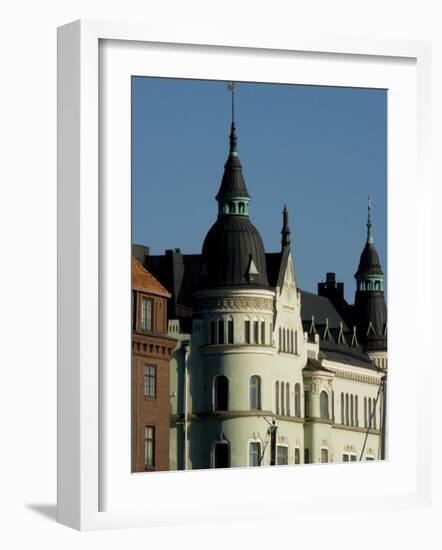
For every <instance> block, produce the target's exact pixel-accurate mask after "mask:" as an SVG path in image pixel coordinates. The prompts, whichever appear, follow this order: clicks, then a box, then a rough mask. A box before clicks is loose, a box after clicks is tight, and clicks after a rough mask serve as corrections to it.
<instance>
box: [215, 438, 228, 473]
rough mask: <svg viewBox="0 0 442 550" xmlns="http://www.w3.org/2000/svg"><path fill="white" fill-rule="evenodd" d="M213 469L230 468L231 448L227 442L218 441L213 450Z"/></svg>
mask: <svg viewBox="0 0 442 550" xmlns="http://www.w3.org/2000/svg"><path fill="white" fill-rule="evenodd" d="M213 467H214V468H229V467H230V447H229V444H228V442H227V441H217V442H216V443H215V445H214V448H213Z"/></svg>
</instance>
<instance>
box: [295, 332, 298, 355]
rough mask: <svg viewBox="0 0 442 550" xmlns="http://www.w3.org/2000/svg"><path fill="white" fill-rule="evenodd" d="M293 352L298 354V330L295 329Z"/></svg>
mask: <svg viewBox="0 0 442 550" xmlns="http://www.w3.org/2000/svg"><path fill="white" fill-rule="evenodd" d="M295 354H296V355H298V331H297V330H295Z"/></svg>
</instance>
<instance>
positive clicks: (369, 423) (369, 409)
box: [368, 397, 372, 428]
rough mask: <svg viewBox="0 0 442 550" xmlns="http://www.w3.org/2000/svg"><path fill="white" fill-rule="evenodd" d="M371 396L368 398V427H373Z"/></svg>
mask: <svg viewBox="0 0 442 550" xmlns="http://www.w3.org/2000/svg"><path fill="white" fill-rule="evenodd" d="M371 426H372V424H371V397H369V398H368V427H369V428H371Z"/></svg>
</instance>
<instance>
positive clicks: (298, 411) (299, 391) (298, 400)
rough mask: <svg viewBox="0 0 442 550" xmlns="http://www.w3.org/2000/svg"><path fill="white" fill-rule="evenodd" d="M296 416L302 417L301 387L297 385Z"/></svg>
mask: <svg viewBox="0 0 442 550" xmlns="http://www.w3.org/2000/svg"><path fill="white" fill-rule="evenodd" d="M295 416H301V386H300V385H299V384H295Z"/></svg>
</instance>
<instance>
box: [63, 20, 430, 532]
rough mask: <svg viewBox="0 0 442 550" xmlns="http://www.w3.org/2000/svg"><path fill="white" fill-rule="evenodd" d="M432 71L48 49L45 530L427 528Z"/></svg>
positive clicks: (157, 48)
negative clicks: (49, 425)
mask: <svg viewBox="0 0 442 550" xmlns="http://www.w3.org/2000/svg"><path fill="white" fill-rule="evenodd" d="M427 48H428V47H427V45H426V44H424V43H422V44H421V43H407V42H395V41H368V42H367V41H362V40H361V41H358V40H356V39H344V38H342V39H320V40H319V39H318V40H317V41H312V40H307V39H305V38H304V39H303V38H301V37H298V38H296V39H293V41H292V42H290V43H287V44H286V43H276V42H275V44H273V45H272V46H271V47H269V46H268V45H267V44H266V45H265V47H264V44H260V43H254V44H249V43H245V42H241V41H233V42H231V41H229V42H226V43H225V44H200V43H198V40H197V39H195V40H193V41H191V42H189V41H188V40H179V39H178V40H177V39H174V40H168V39H167V38H165V37H159V36H152V35H151V34H149V36H147V33H146V32H145V30H144V29H143V28H142V27H139V26H132V25H124V24H118V23H101V22H76V23H72V24H70V25H67V26H65V27H62V28H61V29H60V30H59V236H60V237H59V288H60V291H59V386H58V388H59V390H58V391H59V424H58V426H59V432H58V435H59V444H58V445H59V446H58V453H59V477H58V480H59V484H58V486H59V503H58V506H59V521H61V522H62V523H65V524H67V525H70V526H73V527H76V528H79V529H98V528H107V527H130V526H149V525H159V524H173V523H186V522H195V521H214V520H216V521H219V520H222V521H229V520H233V519H247V518H257V517H258V518H259V517H263V518H264V517H265V518H271V517H277V516H281V515H284V514H288V513H289V511H290V513H291V514H293V513H294V512H296V513H299V514H303V513H310V512H308V510H309V509H310V506H309V505H308V504H309V503H314V509H315V513H319V514H321V513H326V512H327V510H329V509H330V507H331V506H332V507H333V506H337V505H338V503H339V510H340V513H345V512H346V510H350V509H351V508H352V507H353V506H354V504H355V502H357V503H358V506H360V507H361V509H367V510H369V509H371V508H372V507H373V506H375V508H376V510H377V512H379V511H380V510H384V509H394V508H395V507H396V506H402V507H403V506H404V503H406V505H407V506H409V507H412V506H423V505H424V503H425V502H426V499H427V498H428V491H429V478H428V476H426V475H425V473H424V472H425V464H424V461H425V460H426V458H425V456H423V455H422V454H420V453H419V452H418V450H419V448H420V447H421V445H422V442H423V441H426V438H428V437H429V435H428V432H427V431H426V429H425V427H424V424H425V423H424V421H423V419H424V416H425V410H426V407H428V403H425V400H424V399H423V396H422V394H421V387H420V384H419V382H416V380H415V377H413V376H412V366H413V362H412V360H410V349H409V345H408V339H407V338H406V337H404V335H405V334H407V331H409V324H410V319H413V318H417V317H418V316H419V314H420V312H421V311H422V308H423V307H424V305H423V304H425V303H427V302H426V300H428V299H429V295H428V292H427V291H425V289H424V288H425V287H423V286H422V284H421V282H422V280H425V278H426V277H428V275H427V274H426V271H425V266H426V261H427V258H426V256H425V254H421V256H420V261H419V262H410V261H409V258H410V253H409V251H410V249H412V250H418V249H419V242H420V241H421V240H422V239H423V238H425V236H426V237H428V234H427V233H426V232H427V231H428V228H427V227H426V225H425V223H424V219H425V209H426V208H427V207H428V203H427V202H426V200H427V199H428V195H427V194H426V193H425V190H424V189H423V186H425V185H427V184H428V182H426V180H425V176H424V173H423V168H422V165H421V164H420V162H422V159H420V158H419V157H418V148H419V147H425V144H426V139H427V133H426V132H427V128H426V126H425V123H421V122H420V123H419V124H420V125H419V126H418V124H417V121H422V120H425V108H426V107H425V93H426V91H425V90H426V86H427V84H426V83H427V80H426V79H427V78H428V71H429V69H428V66H427V65H426V63H427V61H428V58H427V55H428V49H427ZM416 173H418V174H420V176H419V178H418V179H417V178H416ZM421 176H422V177H421ZM387 197H388V200H387ZM398 205H400V207H399V206H398ZM413 216H414V217H413ZM411 217H413V220H414V223H413V224H410V223H408V222H409V220H410V219H411ZM387 226H388V231H387ZM387 240H388V258H387ZM387 273H388V325H387V305H386V304H387V299H386V295H387V279H386V276H387ZM404 274H406V275H404ZM410 289H414V291H413V292H411V291H410ZM418 289H419V290H418ZM405 294H406V295H407V308H406V315H404V312H403V306H402V302H403V296H404V295H405ZM387 329H388V332H387ZM387 334H388V347H387ZM414 346H415V348H416V351H415V353H418V354H419V355H420V356H423V357H424V356H425V353H427V351H426V350H425V339H417V340H416V341H415V342H414ZM387 350H388V351H387ZM423 368H425V367H423ZM387 372H388V384H387ZM387 388H388V391H387ZM410 396H413V398H411V397H410ZM387 405H388V406H387ZM405 419H406V420H405ZM350 463H352V464H350ZM172 494H173V495H174V496H173V499H171V497H170V495H172ZM209 502H210V506H208V505H207V503H209ZM287 517H289V516H287Z"/></svg>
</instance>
